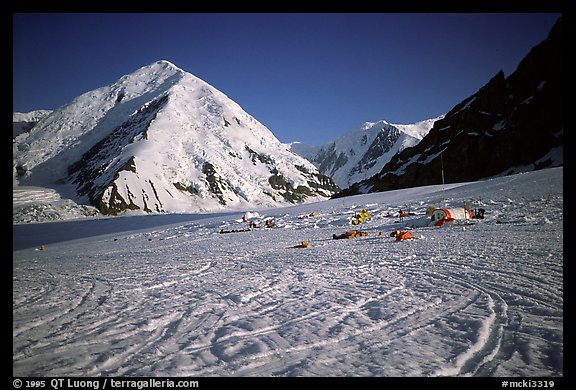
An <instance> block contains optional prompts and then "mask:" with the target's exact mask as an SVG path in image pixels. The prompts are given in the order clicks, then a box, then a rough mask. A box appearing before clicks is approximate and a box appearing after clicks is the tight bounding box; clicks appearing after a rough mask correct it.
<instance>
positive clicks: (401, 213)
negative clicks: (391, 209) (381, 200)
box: [398, 209, 408, 222]
mask: <svg viewBox="0 0 576 390" xmlns="http://www.w3.org/2000/svg"><path fill="white" fill-rule="evenodd" d="M398 215H399V217H400V222H402V221H404V217H405V216H406V215H408V213H407V212H406V211H404V210H402V209H400V211H399V213H398Z"/></svg>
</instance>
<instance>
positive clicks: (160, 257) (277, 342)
mask: <svg viewBox="0 0 576 390" xmlns="http://www.w3.org/2000/svg"><path fill="white" fill-rule="evenodd" d="M562 177H563V176H562V170H561V169H556V170H546V171H538V172H534V173H531V174H523V175H516V176H514V177H506V178H499V179H494V180H492V181H487V182H484V183H481V184H475V183H472V184H470V185H464V186H454V187H453V188H451V189H449V190H446V191H444V192H438V191H436V190H432V189H428V190H420V192H418V190H405V191H404V192H402V191H392V192H388V193H381V194H374V195H366V196H362V197H353V198H345V199H344V200H340V199H338V200H334V201H329V202H322V203H317V204H310V205H303V206H298V207H294V208H285V209H277V210H266V211H262V212H261V215H262V217H260V218H258V219H257V221H258V222H259V223H262V222H263V221H264V220H265V219H267V218H274V220H275V223H276V226H275V227H274V228H273V229H258V230H254V231H250V232H243V233H235V234H219V233H218V232H219V231H220V230H221V229H225V230H228V229H237V228H240V227H242V226H243V224H242V223H241V222H238V220H237V217H238V216H237V215H236V216H234V215H232V216H217V217H213V218H206V219H204V220H194V221H192V222H190V223H186V222H182V223H177V224H172V225H167V226H156V227H154V228H150V229H147V230H143V231H128V232H124V233H114V234H108V235H101V236H94V237H91V238H84V239H80V240H75V241H68V242H61V243H54V244H51V245H48V246H47V248H46V250H44V251H39V250H35V249H34V248H30V249H23V250H18V251H14V252H13V255H14V260H13V375H14V376H85V375H89V376H101V375H104V376H107V375H114V376H229V375H232V376H562V375H563V366H562V360H563V217H562V214H563V199H562ZM536 182H537V183H544V184H543V185H538V186H534V183H536ZM440 196H445V198H444V199H445V201H446V202H448V203H450V202H452V203H453V204H454V205H459V204H461V203H460V202H462V201H463V200H468V201H470V199H472V200H473V201H474V205H473V207H484V208H485V209H486V210H487V212H486V219H484V220H478V221H474V222H475V223H474V224H472V225H463V226H453V227H448V228H431V227H424V228H417V229H414V231H413V232H414V234H415V235H416V237H417V238H418V239H417V240H412V241H404V242H396V241H395V240H394V239H393V238H391V237H389V236H388V234H387V233H389V232H390V231H392V230H393V229H395V228H397V227H399V226H401V224H399V223H398V222H396V218H395V216H396V214H397V212H398V209H399V208H400V207H402V208H404V209H409V210H411V211H413V212H414V213H415V214H417V216H415V217H411V218H417V217H420V216H421V215H422V214H423V213H424V211H425V210H426V207H427V206H429V205H430V204H432V203H434V202H438V201H439V200H441V197H440ZM474 196H476V198H473V197H474ZM363 207H366V208H367V209H368V211H369V212H370V213H371V214H372V219H371V220H370V221H369V222H367V223H365V224H362V225H359V226H358V227H357V228H360V229H362V230H365V231H367V232H368V233H369V236H368V237H363V238H356V239H352V240H332V239H331V237H332V234H340V233H342V232H344V231H345V230H348V229H351V228H353V227H352V226H351V225H350V222H349V221H350V219H351V217H352V216H353V215H354V213H355V212H357V211H359V210H360V209H361V208H363ZM311 211H318V212H319V213H320V215H319V216H316V217H309V218H302V215H307V214H308V213H310V212H311ZM411 218H407V222H406V223H409V222H410V219H411ZM70 223H71V224H73V223H74V222H70ZM45 225H46V226H49V224H45ZM402 225H403V224H402ZM48 228H49V227H48ZM20 231H21V230H20ZM378 232H385V233H386V234H385V235H384V236H378ZM303 240H307V241H309V242H311V243H312V247H311V248H307V249H297V248H293V246H294V245H296V244H298V243H299V242H300V241H303Z"/></svg>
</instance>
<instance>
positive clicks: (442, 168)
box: [440, 150, 446, 208]
mask: <svg viewBox="0 0 576 390" xmlns="http://www.w3.org/2000/svg"><path fill="white" fill-rule="evenodd" d="M442 153H443V150H441V151H440V171H441V172H442V193H444V191H445V188H444V158H443V157H442ZM444 195H446V194H444ZM443 198H444V208H446V196H444V197H443Z"/></svg>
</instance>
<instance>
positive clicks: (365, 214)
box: [352, 209, 371, 225]
mask: <svg viewBox="0 0 576 390" xmlns="http://www.w3.org/2000/svg"><path fill="white" fill-rule="evenodd" d="M370 217H371V215H370V214H368V212H367V211H366V209H362V210H361V211H360V214H358V215H355V216H354V219H352V225H358V224H359V223H361V222H366V221H367V220H368V219H370Z"/></svg>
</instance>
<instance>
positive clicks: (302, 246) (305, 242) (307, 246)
mask: <svg viewBox="0 0 576 390" xmlns="http://www.w3.org/2000/svg"><path fill="white" fill-rule="evenodd" d="M311 246H312V244H310V243H309V242H308V241H302V242H301V243H300V244H298V245H296V246H293V247H292V248H310V247H311Z"/></svg>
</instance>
